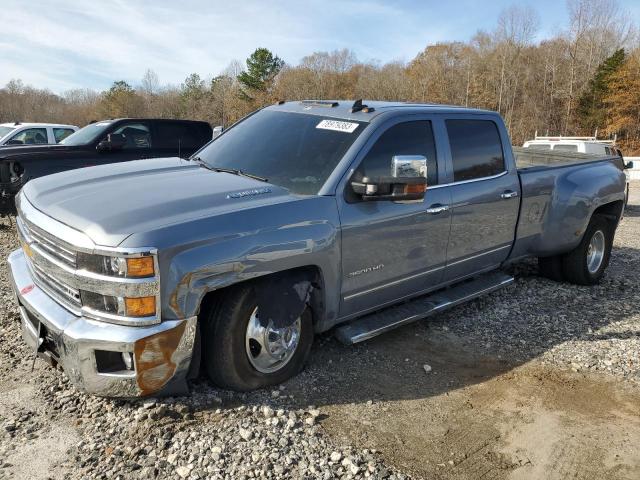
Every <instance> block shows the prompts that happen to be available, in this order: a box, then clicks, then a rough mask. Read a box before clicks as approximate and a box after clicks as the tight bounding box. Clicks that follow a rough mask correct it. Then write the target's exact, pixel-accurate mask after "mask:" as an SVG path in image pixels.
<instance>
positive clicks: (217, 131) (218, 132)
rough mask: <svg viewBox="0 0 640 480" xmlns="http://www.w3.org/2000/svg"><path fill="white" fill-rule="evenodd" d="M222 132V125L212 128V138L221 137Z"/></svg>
mask: <svg viewBox="0 0 640 480" xmlns="http://www.w3.org/2000/svg"><path fill="white" fill-rule="evenodd" d="M223 131H224V127H223V126H222V125H218V126H217V127H213V138H218V137H219V136H220V135H222V132H223Z"/></svg>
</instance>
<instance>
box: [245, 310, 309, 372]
mask: <svg viewBox="0 0 640 480" xmlns="http://www.w3.org/2000/svg"><path fill="white" fill-rule="evenodd" d="M301 325H302V322H301V320H300V318H299V317H298V318H297V319H296V321H295V322H293V324H291V325H289V326H288V327H284V328H275V327H274V326H273V321H271V320H270V321H269V324H268V325H267V326H266V327H263V326H262V325H261V324H260V320H259V319H258V309H257V308H256V309H255V310H254V311H253V313H252V314H251V318H250V319H249V323H248V324H247V333H246V336H245V346H246V350H247V357H248V358H249V362H250V363H251V365H252V366H253V368H255V369H256V370H258V371H259V372H261V373H273V372H277V371H278V370H280V369H281V368H283V367H284V366H285V365H286V364H287V363H289V361H290V360H291V358H292V357H293V355H294V354H295V352H296V350H297V349H298V345H299V343H300V333H301V331H302V328H301Z"/></svg>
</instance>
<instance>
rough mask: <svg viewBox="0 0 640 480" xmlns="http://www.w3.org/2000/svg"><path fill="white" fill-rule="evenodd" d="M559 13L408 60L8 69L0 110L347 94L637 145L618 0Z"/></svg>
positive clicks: (228, 105)
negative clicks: (558, 24)
mask: <svg viewBox="0 0 640 480" xmlns="http://www.w3.org/2000/svg"><path fill="white" fill-rule="evenodd" d="M566 8H567V10H568V18H569V20H568V24H567V25H566V26H565V27H564V28H563V29H562V30H560V31H558V32H557V33H556V34H555V35H554V36H552V37H550V38H545V39H543V40H540V41H536V40H535V39H536V35H537V33H538V31H539V28H540V21H539V17H538V15H537V13H536V11H535V10H534V9H532V8H531V7H525V6H512V7H509V8H507V9H505V10H503V12H502V13H501V14H500V16H499V18H498V19H497V23H496V26H495V28H494V29H493V30H491V31H479V32H477V33H476V34H475V35H474V36H473V38H472V39H471V40H470V41H467V42H456V41H453V42H442V43H437V44H434V45H428V46H426V48H424V50H422V51H421V52H420V53H419V54H418V55H417V56H416V57H415V58H414V59H412V60H411V61H409V62H399V61H395V62H389V63H377V62H372V61H369V62H363V61H360V60H358V59H357V57H356V55H355V54H354V53H353V52H352V51H350V50H348V49H343V50H337V51H333V52H314V53H312V54H310V55H308V56H305V57H304V58H302V59H301V60H300V62H299V64H297V65H288V64H286V63H285V62H284V61H283V60H282V59H280V58H279V57H278V56H277V55H276V54H275V53H273V52H271V51H269V50H267V49H265V48H258V49H257V50H256V51H255V52H254V53H253V54H251V56H250V57H249V58H248V59H247V60H246V61H245V62H244V65H243V63H241V62H240V61H233V62H232V63H231V64H230V65H229V66H228V67H227V68H226V69H225V70H224V71H223V72H221V73H220V74H218V75H216V76H213V77H211V78H207V79H205V78H202V77H200V76H199V75H198V74H196V73H193V74H190V75H189V76H187V78H186V79H185V80H184V82H183V83H182V84H181V85H178V86H176V85H162V84H161V83H160V81H159V78H158V75H157V74H156V73H155V72H153V71H152V70H147V72H146V74H145V75H144V77H143V78H142V79H141V80H140V82H139V84H137V85H131V84H129V83H127V82H125V81H122V80H119V81H115V82H114V83H113V85H112V86H111V88H109V89H108V90H106V91H103V92H97V91H94V90H91V89H77V90H70V91H68V92H65V93H63V94H60V95H56V94H54V93H52V92H50V91H48V90H45V89H39V88H36V87H33V86H28V85H24V84H23V82H21V81H20V80H18V79H16V80H11V81H10V82H9V83H7V85H6V86H5V87H4V88H2V89H0V121H16V120H19V121H51V122H61V123H71V124H76V125H85V124H87V123H88V122H90V121H92V120H99V119H103V118H117V117H147V116H148V117H165V118H191V119H200V120H206V121H208V122H210V123H211V124H212V125H225V126H228V125H230V124H232V123H233V122H235V121H236V120H238V119H239V118H241V117H243V116H244V115H246V114H247V113H249V112H251V111H253V110H255V109H256V108H260V107H261V106H264V105H268V104H271V103H274V102H276V101H278V100H301V99H340V98H346V99H356V98H364V99H370V100H402V101H411V102H429V103H444V104H453V105H464V106H469V107H478V108H485V109H490V110H496V111H498V112H499V113H500V114H501V115H502V116H503V117H504V119H505V122H506V124H507V127H508V128H509V130H510V133H511V135H512V139H513V141H514V143H516V144H520V143H522V142H523V141H525V140H527V139H530V138H531V137H532V136H533V135H534V133H535V132H536V131H537V132H538V133H539V134H549V135H592V134H593V133H594V132H595V131H598V133H599V135H600V136H612V135H614V134H615V135H617V136H618V140H619V143H620V144H621V146H622V148H623V151H624V152H625V153H626V154H627V155H631V154H634V153H640V48H639V44H638V34H637V30H636V26H635V24H634V23H633V22H632V21H631V20H630V19H629V18H628V15H627V14H626V12H624V11H623V10H622V9H621V8H620V6H619V4H618V3H617V1H616V0H568V1H567V3H566Z"/></svg>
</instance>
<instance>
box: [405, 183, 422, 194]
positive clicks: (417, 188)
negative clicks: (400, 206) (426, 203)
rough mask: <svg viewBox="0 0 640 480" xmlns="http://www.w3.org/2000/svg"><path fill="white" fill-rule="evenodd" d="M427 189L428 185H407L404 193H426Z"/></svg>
mask: <svg viewBox="0 0 640 480" xmlns="http://www.w3.org/2000/svg"><path fill="white" fill-rule="evenodd" d="M426 190H427V185H426V184H423V185H405V187H404V193H424V192H426Z"/></svg>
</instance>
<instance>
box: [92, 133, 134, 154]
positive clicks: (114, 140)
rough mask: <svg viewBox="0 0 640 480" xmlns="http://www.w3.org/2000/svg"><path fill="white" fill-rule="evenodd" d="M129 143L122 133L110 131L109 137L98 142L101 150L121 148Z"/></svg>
mask: <svg viewBox="0 0 640 480" xmlns="http://www.w3.org/2000/svg"><path fill="white" fill-rule="evenodd" d="M126 144H127V139H126V138H125V136H124V134H122V133H110V134H109V135H107V138H106V139H104V140H102V141H101V142H100V143H99V144H98V150H100V151H113V150H121V149H122V148H124V146H125V145H126Z"/></svg>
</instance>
